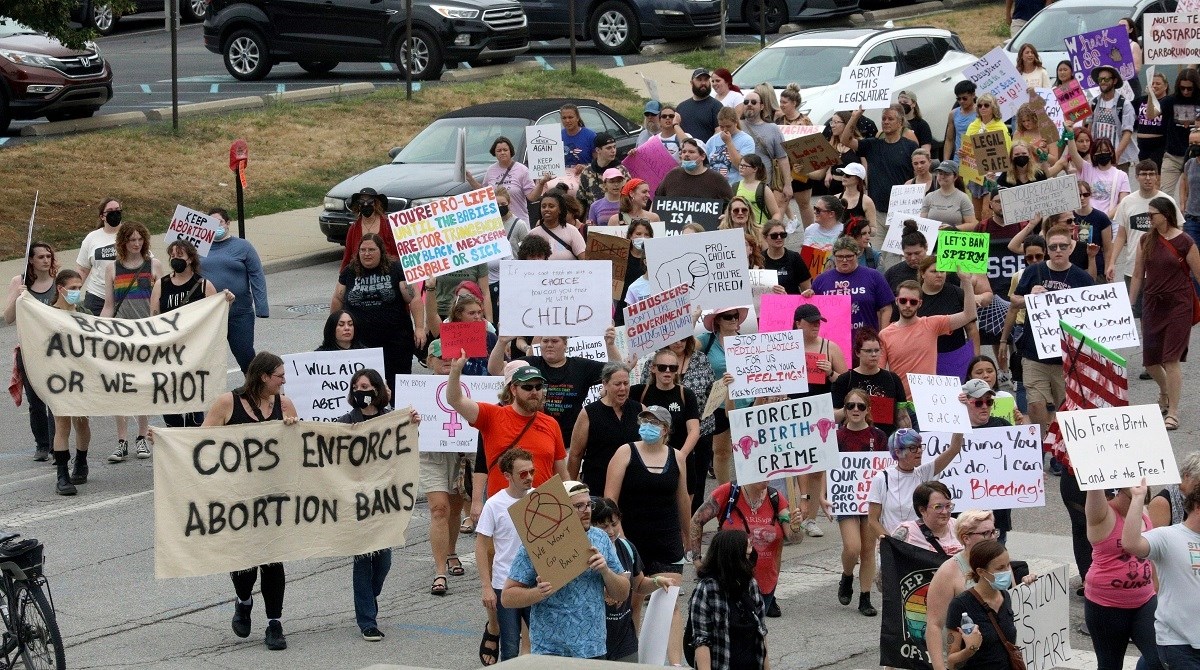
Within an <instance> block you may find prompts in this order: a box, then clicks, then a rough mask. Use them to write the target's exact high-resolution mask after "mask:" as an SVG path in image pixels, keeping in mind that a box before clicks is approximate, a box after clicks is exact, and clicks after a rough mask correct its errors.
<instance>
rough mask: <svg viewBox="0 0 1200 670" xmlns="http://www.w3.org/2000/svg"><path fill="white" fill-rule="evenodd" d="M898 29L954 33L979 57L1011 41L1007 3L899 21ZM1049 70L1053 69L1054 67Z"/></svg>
mask: <svg viewBox="0 0 1200 670" xmlns="http://www.w3.org/2000/svg"><path fill="white" fill-rule="evenodd" d="M896 25H897V26H934V27H936V28H945V29H947V30H953V31H954V32H956V33H958V36H959V37H960V38H962V41H963V44H964V45H966V47H967V50H968V51H970V52H971V53H973V54H975V55H976V56H982V55H983V54H985V53H987V52H989V51H991V50H992V49H995V48H996V47H998V46H1000V45H1001V44H1003V43H1004V40H1006V39H1008V24H1007V23H1005V22H1004V3H1002V2H992V3H989V4H986V5H979V6H975V7H967V8H964V9H956V10H952V11H948V12H939V13H937V14H930V15H929V16H922V17H919V18H915V19H905V20H903V21H896ZM1048 67H1054V66H1053V64H1051V65H1049V66H1048Z"/></svg>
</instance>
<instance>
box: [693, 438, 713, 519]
mask: <svg viewBox="0 0 1200 670" xmlns="http://www.w3.org/2000/svg"><path fill="white" fill-rule="evenodd" d="M712 440H713V436H712V435H711V434H710V435H701V436H700V439H699V440H697V441H696V447H695V448H694V449H692V453H690V454H688V457H687V491H688V495H690V496H692V514H695V513H696V510H698V509H700V505H703V504H704V486H705V484H707V483H708V468H709V466H711V465H712V459H713V450H712Z"/></svg>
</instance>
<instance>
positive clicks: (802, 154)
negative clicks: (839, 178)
mask: <svg viewBox="0 0 1200 670" xmlns="http://www.w3.org/2000/svg"><path fill="white" fill-rule="evenodd" d="M783 149H784V151H786V152H787V155H788V160H789V161H791V165H792V176H793V177H801V176H803V177H805V178H806V179H807V178H808V173H809V172H816V171H817V170H824V169H825V168H828V167H837V166H838V165H841V163H842V159H841V157H840V156H839V155H838V152H837V149H834V148H833V145H832V144H830V143H829V140H827V139H825V136H824V135H822V134H820V133H813V134H810V135H801V136H800V137H796V138H794V139H790V140H788V141H786V142H784V143H783Z"/></svg>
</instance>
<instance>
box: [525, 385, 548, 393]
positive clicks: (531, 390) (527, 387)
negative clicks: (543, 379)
mask: <svg viewBox="0 0 1200 670" xmlns="http://www.w3.org/2000/svg"><path fill="white" fill-rule="evenodd" d="M544 388H546V387H545V386H543V385H542V384H521V386H520V389H521V390H522V391H525V392H526V393H537V392H538V391H541V390H542V389H544Z"/></svg>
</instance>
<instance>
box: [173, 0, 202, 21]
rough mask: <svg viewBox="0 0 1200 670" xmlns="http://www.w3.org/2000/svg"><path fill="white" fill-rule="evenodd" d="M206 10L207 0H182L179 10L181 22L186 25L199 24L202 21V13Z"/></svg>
mask: <svg viewBox="0 0 1200 670" xmlns="http://www.w3.org/2000/svg"><path fill="white" fill-rule="evenodd" d="M207 8H208V2H207V0H184V2H183V3H182V5H181V6H180V8H179V10H180V11H181V12H182V13H183V20H184V21H185V22H186V23H200V22H201V21H203V20H204V12H205V11H206V9H207Z"/></svg>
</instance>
